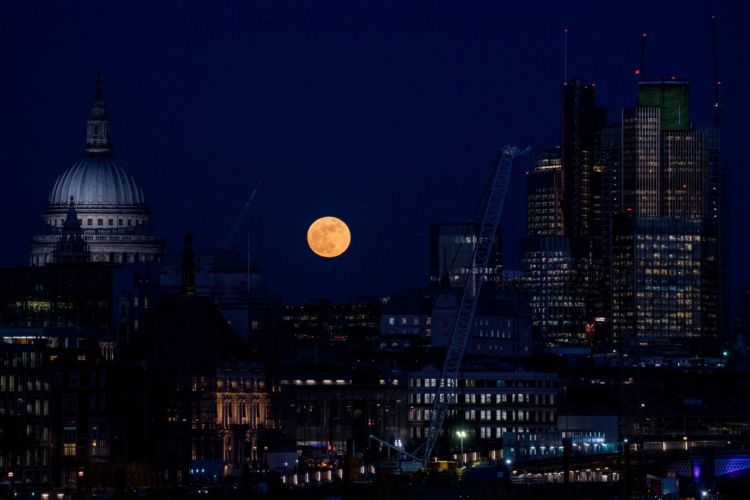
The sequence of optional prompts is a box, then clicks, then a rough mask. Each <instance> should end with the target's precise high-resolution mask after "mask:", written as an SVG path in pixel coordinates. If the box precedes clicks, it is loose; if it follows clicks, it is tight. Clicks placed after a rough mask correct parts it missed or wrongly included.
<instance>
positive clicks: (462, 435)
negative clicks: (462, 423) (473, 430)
mask: <svg viewBox="0 0 750 500" xmlns="http://www.w3.org/2000/svg"><path fill="white" fill-rule="evenodd" d="M468 435H469V433H468V432H466V431H456V436H458V439H460V440H461V455H463V454H464V438H465V437H467V436H468Z"/></svg>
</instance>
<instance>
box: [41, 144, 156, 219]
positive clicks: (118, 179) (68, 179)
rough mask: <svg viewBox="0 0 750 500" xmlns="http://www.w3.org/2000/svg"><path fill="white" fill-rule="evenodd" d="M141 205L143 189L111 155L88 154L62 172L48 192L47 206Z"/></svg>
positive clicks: (143, 199)
mask: <svg viewBox="0 0 750 500" xmlns="http://www.w3.org/2000/svg"><path fill="white" fill-rule="evenodd" d="M71 197H73V200H74V201H75V204H76V206H77V207H81V206H86V205H100V206H107V205H110V206H111V205H120V206H122V205H144V204H145V203H146V200H145V198H144V196H143V190H142V189H141V187H140V186H139V185H138V184H137V183H136V182H135V179H134V178H133V176H132V175H130V174H129V173H128V172H127V171H126V170H125V169H124V168H123V167H122V165H121V164H120V162H118V161H117V160H116V159H114V158H112V157H101V156H89V157H85V158H83V159H82V160H80V161H79V162H78V163H76V164H75V165H73V166H72V167H70V168H69V169H67V170H66V171H65V172H63V173H62V174H61V175H60V176H59V177H58V178H57V181H55V185H54V187H53V188H52V191H51V192H50V195H49V204H50V205H64V206H67V205H68V204H69V202H70V198H71Z"/></svg>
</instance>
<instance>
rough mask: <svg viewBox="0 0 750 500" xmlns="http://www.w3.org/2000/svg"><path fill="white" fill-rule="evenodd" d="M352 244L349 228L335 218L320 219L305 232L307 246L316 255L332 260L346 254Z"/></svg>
mask: <svg viewBox="0 0 750 500" xmlns="http://www.w3.org/2000/svg"><path fill="white" fill-rule="evenodd" d="M351 242H352V233H350V232H349V226H347V225H346V223H345V222H344V221H342V220H341V219H337V218H336V217H321V218H320V219H318V220H316V221H315V222H313V223H312V224H310V229H308V230H307V244H308V245H309V246H310V250H312V251H313V252H314V253H315V254H316V255H319V256H321V257H325V258H326V259H332V258H334V257H338V256H339V255H341V254H342V253H344V252H346V249H347V248H349V244H350V243H351Z"/></svg>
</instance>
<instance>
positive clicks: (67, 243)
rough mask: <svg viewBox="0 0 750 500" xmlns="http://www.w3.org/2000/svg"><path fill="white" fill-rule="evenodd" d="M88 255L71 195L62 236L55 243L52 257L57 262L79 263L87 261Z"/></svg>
mask: <svg viewBox="0 0 750 500" xmlns="http://www.w3.org/2000/svg"><path fill="white" fill-rule="evenodd" d="M90 255H91V254H90V253H89V249H88V244H87V243H86V240H85V239H84V238H83V230H82V229H81V221H80V220H79V219H78V213H77V212H76V209H75V200H74V198H73V197H72V196H71V197H70V204H69V205H68V213H67V215H66V216H65V223H64V224H63V228H62V236H60V239H59V240H57V243H55V252H54V259H55V262H57V263H80V262H88V261H89V260H90Z"/></svg>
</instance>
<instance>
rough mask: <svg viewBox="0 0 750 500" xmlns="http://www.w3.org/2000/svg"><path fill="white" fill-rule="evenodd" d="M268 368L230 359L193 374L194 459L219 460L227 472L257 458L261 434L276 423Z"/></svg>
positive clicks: (192, 446) (230, 472)
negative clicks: (271, 409) (212, 370)
mask: <svg viewBox="0 0 750 500" xmlns="http://www.w3.org/2000/svg"><path fill="white" fill-rule="evenodd" d="M265 384H266V382H265V377H264V372H263V369H262V367H261V366H260V365H254V364H249V363H235V364H227V365H226V366H222V367H220V368H218V369H217V370H216V374H215V375H214V376H208V377H206V376H196V377H193V378H192V393H193V397H192V399H193V403H192V408H193V411H192V419H191V422H192V433H193V435H194V438H193V440H192V444H191V457H192V460H201V461H203V460H212V459H214V460H219V461H221V462H222V463H223V464H224V465H225V466H226V468H225V473H226V474H233V473H239V472H240V471H241V470H242V466H243V465H246V464H248V465H249V464H250V463H252V462H257V461H258V460H259V458H261V456H260V454H259V453H258V440H259V436H260V433H261V432H263V431H264V430H266V429H272V428H273V427H274V424H273V421H272V419H271V416H270V414H269V411H268V409H269V401H268V398H267V396H268V393H267V390H266V385H265Z"/></svg>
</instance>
